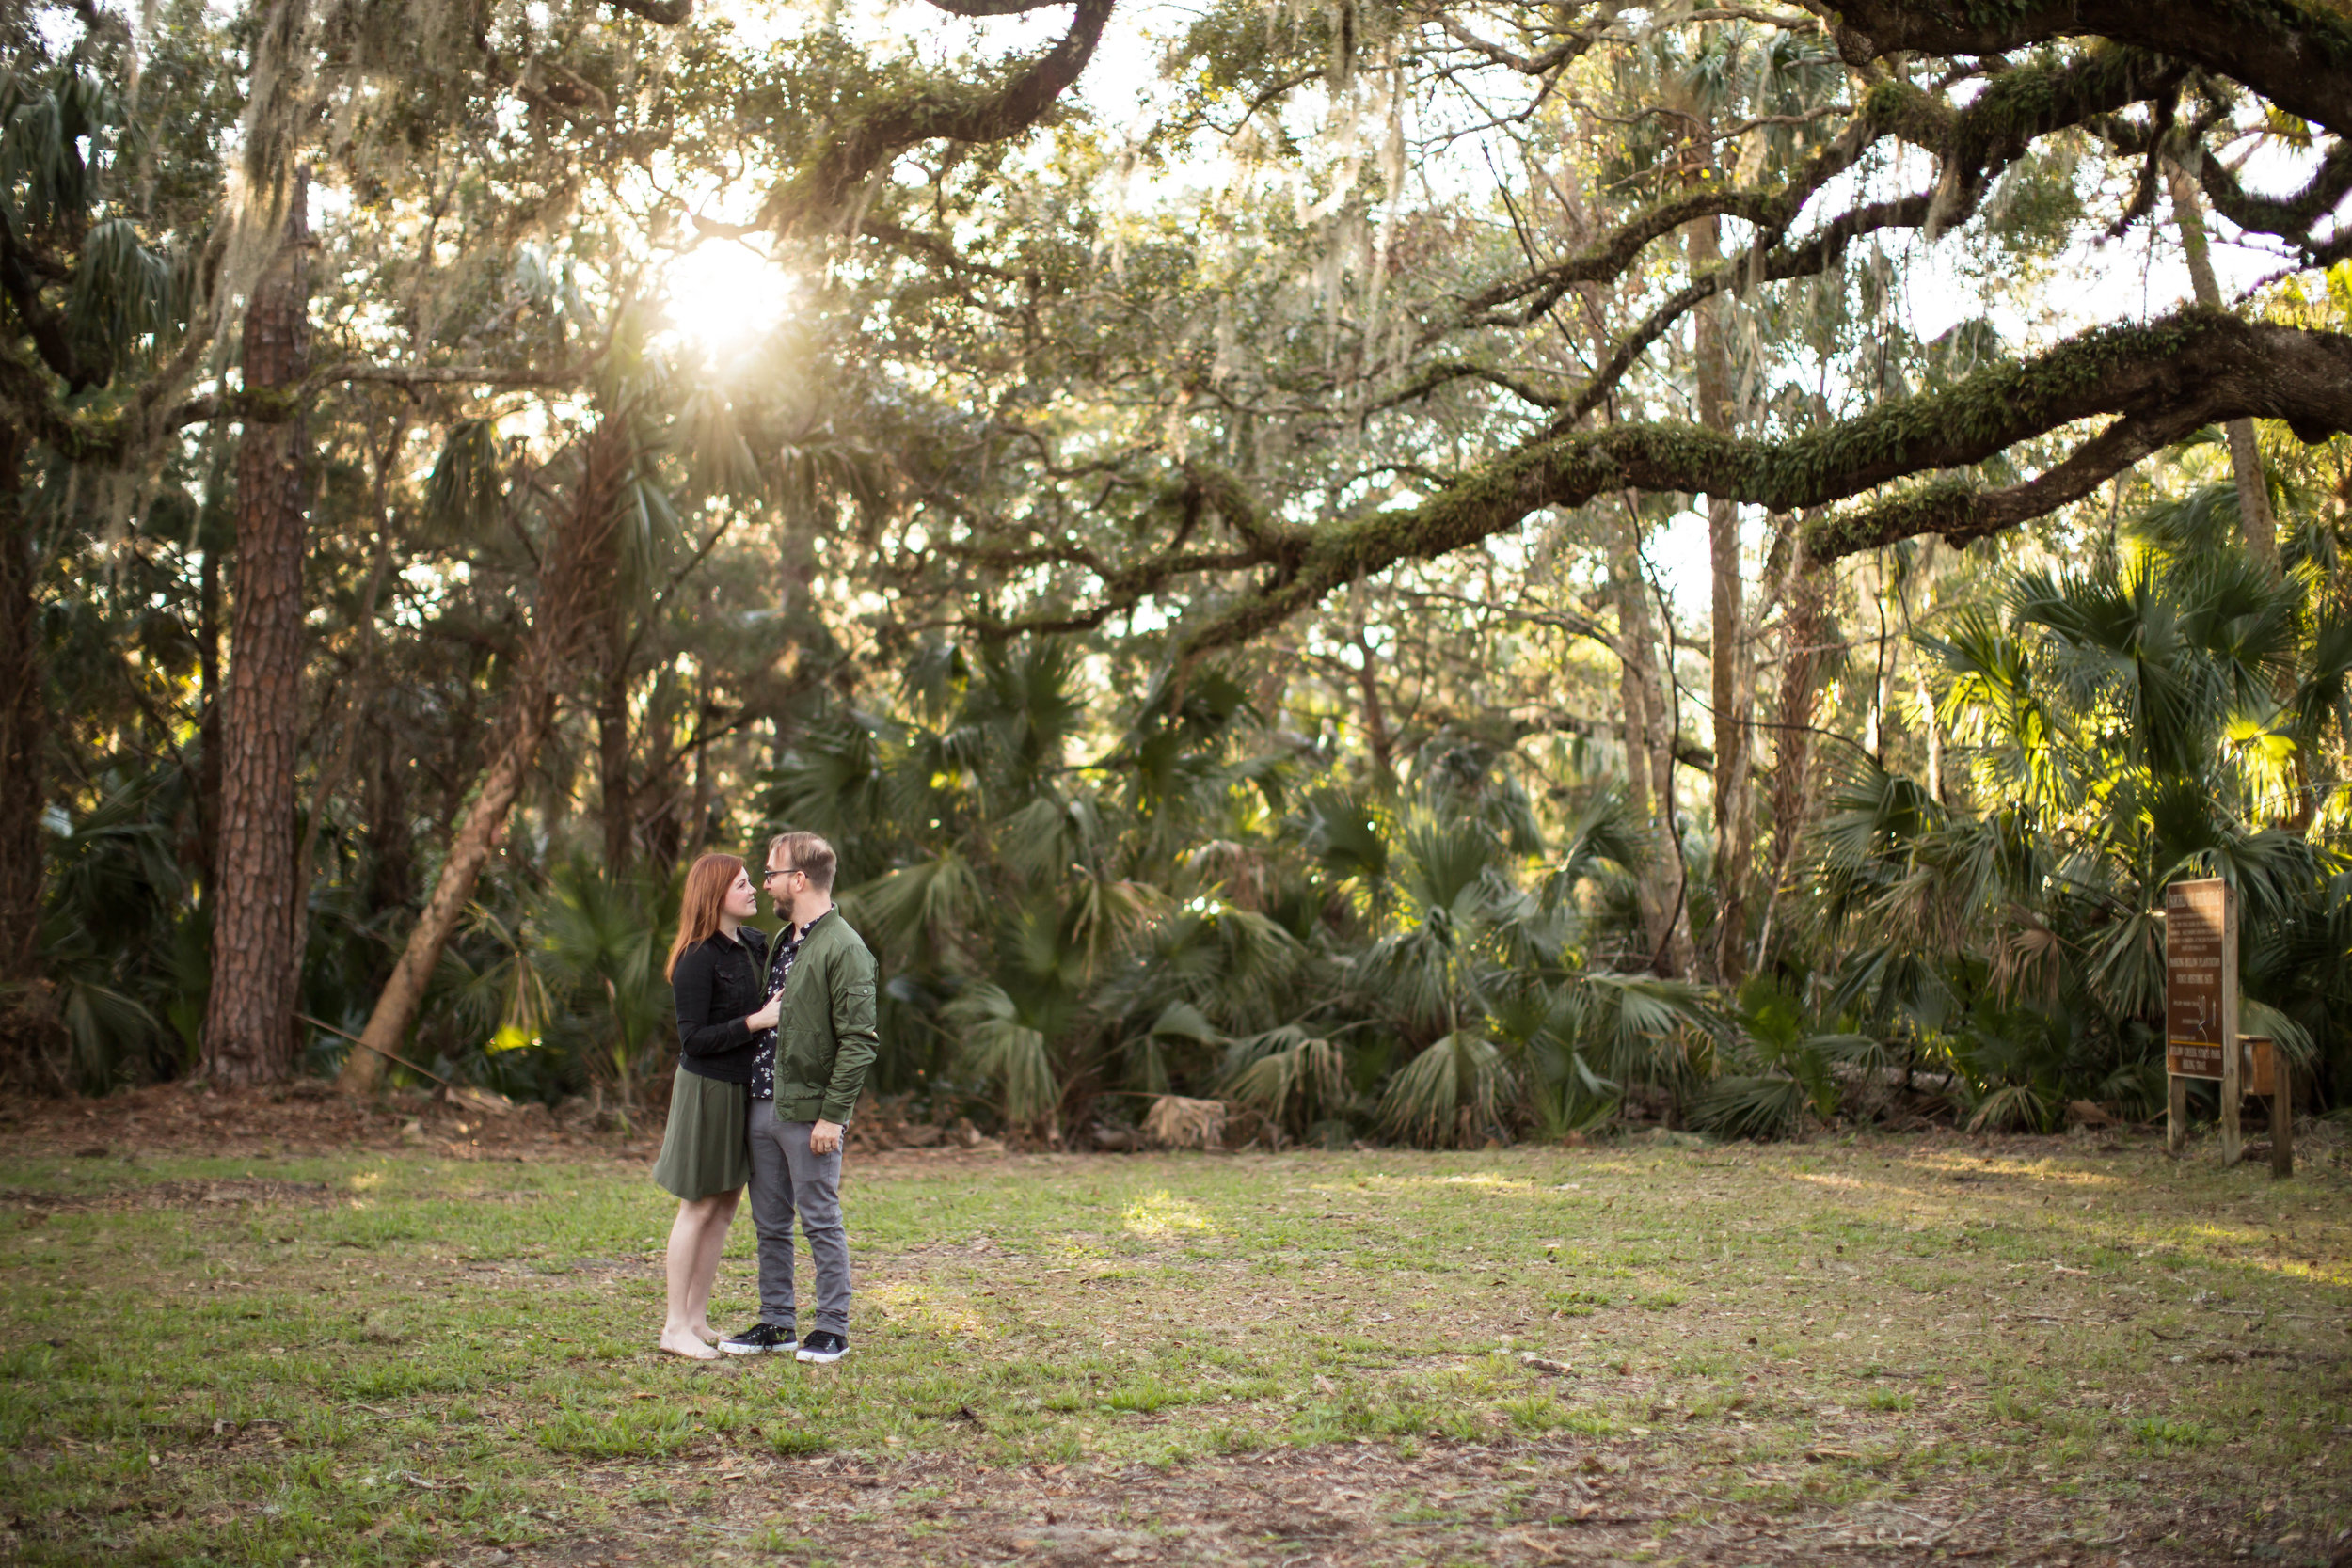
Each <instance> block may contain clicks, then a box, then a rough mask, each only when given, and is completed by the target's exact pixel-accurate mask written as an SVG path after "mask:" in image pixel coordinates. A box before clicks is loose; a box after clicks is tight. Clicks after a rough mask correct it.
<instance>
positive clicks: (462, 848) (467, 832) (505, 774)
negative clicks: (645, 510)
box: [336, 420, 628, 1094]
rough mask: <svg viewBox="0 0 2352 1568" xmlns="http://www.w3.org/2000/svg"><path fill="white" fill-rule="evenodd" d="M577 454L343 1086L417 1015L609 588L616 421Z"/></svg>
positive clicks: (355, 1084)
mask: <svg viewBox="0 0 2352 1568" xmlns="http://www.w3.org/2000/svg"><path fill="white" fill-rule="evenodd" d="M582 455H583V461H582V463H581V471H580V492H579V494H578V495H577V496H575V497H574V498H573V504H572V506H571V508H570V509H569V511H567V512H566V513H565V515H564V519H563V521H562V523H561V524H560V525H559V527H558V529H557V531H556V534H555V536H554V537H553V538H550V539H549V540H548V544H547V548H546V549H545V551H544V552H543V554H542V558H541V559H542V565H541V576H540V581H539V598H538V603H537V605H536V607H535V608H534V610H533V611H532V626H531V636H530V641H529V642H528V644H527V645H526V647H525V648H524V651H523V657H522V660H521V665H520V668H519V669H518V670H517V671H516V675H515V682H514V685H513V686H512V687H511V688H509V689H508V691H507V696H506V703H505V708H504V713H503V716H502V718H501V721H500V722H499V725H498V728H497V731H496V732H495V738H494V740H493V742H492V746H491V754H490V763H489V766H488V768H486V769H485V770H484V773H483V775H482V784H481V787H480V788H479V789H477V790H476V791H475V792H474V797H473V800H472V801H471V802H470V803H469V805H468V806H467V808H466V810H465V812H464V814H463V815H462V816H460V817H459V819H458V823H457V827H456V829H455V831H454V832H453V833H452V834H451V837H450V847H449V855H448V857H447V858H446V859H445V860H443V861H442V863H441V874H440V876H439V877H438V878H437V879H436V880H435V882H434V884H433V892H432V895H431V896H429V897H428V898H426V899H425V904H424V909H423V911H422V912H421V913H420V914H419V915H418V916H417V923H416V925H415V926H414V927H411V928H410V930H409V932H408V941H407V942H406V944H405V946H404V947H403V948H402V950H401V955H400V960H399V962H397V963H396V964H394V965H393V966H392V975H391V978H390V979H389V980H388V981H386V982H385V984H384V990H382V992H381V993H379V994H378V995H377V997H376V999H375V1008H374V1011H373V1012H372V1013H371V1014H369V1016H368V1023H367V1027H366V1028H364V1029H362V1030H361V1031H360V1032H359V1043H358V1045H356V1046H354V1047H353V1048H352V1051H351V1054H350V1055H348V1056H346V1057H344V1058H343V1069H342V1075H341V1076H340V1077H339V1078H337V1080H336V1086H337V1087H339V1088H341V1089H343V1090H344V1091H345V1092H347V1093H353V1094H361V1093H365V1092H367V1091H368V1090H370V1089H373V1087H374V1086H375V1085H376V1083H377V1081H378V1080H379V1079H381V1078H382V1077H383V1074H384V1062H385V1059H386V1057H385V1053H388V1052H397V1051H399V1050H400V1049H401V1046H402V1042H403V1040H404V1039H405V1037H406V1036H407V1033H408V1026H409V1025H410V1024H411V1023H413V1022H416V1017H417V1009H418V1007H419V1006H420V1005H421V1004H422V1002H423V1001H424V993H425V988H426V986H427V985H428V984H429V983H430V982H431V980H432V978H433V971H434V969H435V968H436V967H437V965H438V964H439V963H440V961H441V952H442V949H444V948H445V947H447V946H448V945H449V939H450V938H451V937H452V936H453V935H454V934H455V933H456V930H457V923H458V921H459V920H461V919H462V918H464V916H465V912H466V906H467V905H468V904H469V902H471V900H472V898H473V889H474V882H475V880H476V879H478V878H480V876H481V875H482V868H483V866H484V865H485V864H486V863H488V862H489V859H490V856H491V855H492V854H493V853H494V852H496V850H497V848H498V843H499V838H500V835H501V833H503V832H504V831H505V828H506V818H507V816H508V814H509V813H511V812H512V811H513V810H514V809H515V802H516V800H518V799H520V797H521V795H522V792H523V786H524V784H527V783H528V782H529V780H530V777H531V769H532V765H533V764H534V763H536V761H537V760H538V756H539V746H540V743H541V742H542V741H544V740H545V739H546V738H547V735H548V729H549V727H550V726H551V725H552V724H553V723H554V721H555V707H556V699H557V695H558V685H559V682H560V681H561V680H562V679H563V677H564V674H565V673H566V672H567V671H568V670H569V669H570V668H571V666H572V664H573V662H574V660H575V659H576V658H577V657H578V656H579V653H580V644H581V642H582V641H584V639H585V636H586V634H587V631H588V629H589V627H590V626H591V624H592V622H593V619H594V617H595V615H596V611H597V610H600V609H601V608H602V606H603V605H604V603H605V601H606V597H607V595H609V594H611V593H612V591H613V588H612V551H611V547H610V546H611V543H612V525H613V509H614V503H615V500H616V499H617V497H618V494H619V490H620V483H621V480H622V478H623V476H624V475H625V474H626V473H627V472H628V434H627V431H626V429H625V427H624V426H623V424H622V423H621V421H619V420H605V421H603V422H600V423H599V424H598V425H597V426H596V430H595V431H594V432H593V433H592V434H591V435H590V436H588V439H587V445H586V451H584V453H583V454H582Z"/></svg>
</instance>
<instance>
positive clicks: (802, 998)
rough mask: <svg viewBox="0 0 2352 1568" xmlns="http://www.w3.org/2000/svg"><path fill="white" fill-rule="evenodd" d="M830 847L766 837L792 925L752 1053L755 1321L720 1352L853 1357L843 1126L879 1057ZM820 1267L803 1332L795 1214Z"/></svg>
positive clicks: (773, 888) (865, 959)
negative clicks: (795, 1281)
mask: <svg viewBox="0 0 2352 1568" xmlns="http://www.w3.org/2000/svg"><path fill="white" fill-rule="evenodd" d="M834 865H835V859H834V852H833V846H832V845H830V844H827V843H826V842H825V841H824V840H823V839H821V838H819V837H818V836H817V835H816V834H815V833H778V834H777V835H776V836H775V837H774V838H772V839H771V840H769V842H768V875H767V878H766V882H767V888H768V895H769V896H770V897H771V898H773V899H774V900H775V901H776V913H777V915H778V916H779V917H780V918H782V919H783V920H784V921H785V922H786V923H787V924H786V927H785V929H784V931H783V932H782V933H781V934H780V935H779V936H778V938H777V940H776V943H775V946H774V947H773V948H772V949H771V951H770V954H769V958H768V996H769V999H770V1001H771V1003H773V1004H776V1006H777V1014H776V1026H775V1027H774V1028H773V1029H771V1030H769V1031H767V1033H766V1036H765V1038H764V1040H763V1042H762V1044H761V1047H760V1049H759V1051H758V1052H757V1053H755V1055H754V1056H753V1058H752V1090H751V1094H752V1099H751V1143H752V1222H753V1224H754V1225H755V1227H757V1229H758V1231H759V1322H758V1323H755V1324H753V1325H752V1326H751V1327H750V1328H748V1329H745V1330H744V1331H743V1332H742V1333H740V1334H738V1335H735V1336H734V1337H733V1338H727V1339H723V1340H721V1341H720V1344H719V1348H720V1349H721V1350H723V1351H726V1352H728V1353H729V1354H734V1355H757V1354H765V1353H768V1352H772V1351H792V1350H797V1351H798V1353H799V1355H800V1359H801V1360H803V1361H815V1362H833V1361H838V1360H840V1359H841V1358H842V1357H843V1356H845V1355H847V1354H850V1243H849V1238H848V1236H847V1234H846V1233H845V1232H844V1231H843V1229H842V1227H841V1196H840V1195H841V1130H842V1128H844V1127H845V1126H847V1125H848V1123H849V1120H850V1112H851V1111H853V1110H854V1109H856V1107H857V1097H858V1092H859V1091H860V1090H861V1089H863V1088H864V1087H865V1086H866V1068H867V1067H868V1066H870V1065H871V1064H872V1062H873V1060H874V1048H875V1044H876V1039H875V1034H874V955H873V954H871V953H869V952H867V951H866V943H865V942H862V941H861V940H859V938H858V934H857V933H856V932H855V931H852V930H850V927H849V923H848V922H846V921H844V920H843V919H842V918H841V916H840V914H839V913H838V912H837V911H835V910H834V905H833V875H834ZM795 1213H797V1214H799V1215H800V1219H801V1232H802V1234H803V1235H804V1236H806V1237H807V1238H808V1250H809V1256H810V1257H811V1258H812V1259H815V1260H816V1263H817V1310H816V1312H815V1313H814V1314H813V1315H812V1317H811V1323H812V1326H811V1328H810V1331H809V1334H808V1337H807V1338H805V1339H802V1338H797V1337H796V1335H795V1333H794V1327H795V1324H796V1323H797V1321H798V1320H797V1316H796V1314H795V1311H794V1305H795V1304H794V1300H793V1292H792V1216H793V1215H794V1214H795Z"/></svg>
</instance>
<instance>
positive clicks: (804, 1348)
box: [801, 1328, 850, 1362]
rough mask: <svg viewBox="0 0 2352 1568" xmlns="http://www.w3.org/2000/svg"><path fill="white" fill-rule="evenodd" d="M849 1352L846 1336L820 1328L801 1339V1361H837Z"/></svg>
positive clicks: (848, 1342)
mask: <svg viewBox="0 0 2352 1568" xmlns="http://www.w3.org/2000/svg"><path fill="white" fill-rule="evenodd" d="M847 1354H850V1341H849V1338H847V1337H846V1336H844V1335H839V1334H831V1333H828V1332H826V1331H825V1330H824V1329H821V1328H820V1329H818V1331H817V1332H816V1333H814V1334H812V1335H810V1336H809V1337H808V1338H806V1339H803V1341H801V1359H802V1360H803V1361H818V1362H830V1361H838V1360H840V1359H841V1358H842V1357H843V1356H845V1355H847Z"/></svg>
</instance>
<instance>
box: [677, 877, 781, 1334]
mask: <svg viewBox="0 0 2352 1568" xmlns="http://www.w3.org/2000/svg"><path fill="white" fill-rule="evenodd" d="M758 912H759V904H758V900H757V894H756V893H755V890H754V888H753V887H752V879H751V876H750V874H749V873H747V872H746V871H745V870H744V869H743V863H742V862H741V861H739V860H738V859H736V857H734V856H733V855H705V856H703V857H702V858H701V859H700V860H698V861H696V862H695V863H694V864H693V866H692V868H691V869H690V870H689V871H688V872H687V873H686V896H685V900H684V902H683V903H681V904H680V906H679V908H678V918H677V940H676V941H675V942H672V943H671V944H670V965H669V969H668V972H667V973H668V974H669V977H670V989H671V993H672V995H673V996H674V997H675V999H676V1002H677V1046H678V1062H677V1066H678V1070H677V1076H676V1078H675V1080H674V1081H673V1082H672V1084H671V1085H670V1125H669V1129H668V1131H667V1132H664V1133H663V1134H662V1137H661V1156H660V1158H659V1159H657V1160H656V1161H654V1163H653V1179H654V1180H655V1181H657V1182H658V1183H660V1185H661V1186H662V1187H663V1188H664V1189H665V1190H667V1191H668V1192H671V1193H673V1194H675V1195H676V1197H677V1200H678V1206H677V1221H676V1223H675V1224H674V1225H672V1226H671V1227H670V1310H669V1316H668V1318H667V1320H666V1321H665V1322H664V1323H662V1325H661V1348H662V1349H663V1350H665V1351H668V1352H669V1353H670V1354H672V1355H683V1356H686V1357H688V1358H690V1359H691V1360H695V1361H716V1360H717V1359H718V1358H719V1353H718V1351H717V1350H715V1349H713V1348H712V1347H713V1346H715V1345H716V1344H717V1343H718V1342H719V1335H718V1331H717V1330H716V1329H713V1328H712V1327H711V1326H710V1288H711V1286H712V1284H713V1283H715V1282H716V1281H717V1279H718V1277H719V1255H720V1253H722V1252H723V1251H725V1250H726V1244H727V1226H728V1225H729V1224H730V1223H731V1222H732V1221H733V1220H734V1218H735V1206H736V1204H737V1202H738V1201H739V1199H740V1198H741V1197H742V1196H743V1184H744V1183H745V1182H747V1181H749V1180H751V1174H752V1161H751V1151H750V1148H749V1146H748V1144H747V1143H746V1138H745V1131H744V1130H745V1126H746V1123H747V1118H748V1117H749V1116H750V1112H751V1082H752V1057H753V1056H754V1054H755V1053H756V1052H757V1050H758V1040H759V1037H760V1035H761V1034H762V1033H763V1032H764V1031H766V1030H769V1029H772V1028H774V1027H775V1022H776V1004H775V1003H773V1002H768V1001H764V1000H763V999H764V997H765V996H766V994H767V990H768V984H767V974H768V939H767V936H766V935H765V934H764V933H763V932H761V931H759V930H757V929H756V928H755V927H750V926H746V925H744V924H743V921H744V919H745V917H746V916H749V915H754V914H757V913H758Z"/></svg>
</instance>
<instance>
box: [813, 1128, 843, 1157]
mask: <svg viewBox="0 0 2352 1568" xmlns="http://www.w3.org/2000/svg"><path fill="white" fill-rule="evenodd" d="M808 1151H809V1152H810V1153H811V1154H838V1153H839V1152H840V1151H841V1124H840V1123H839V1122H837V1121H820V1122H818V1123H817V1125H816V1126H814V1127H811V1128H810V1129H809V1130H808Z"/></svg>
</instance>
